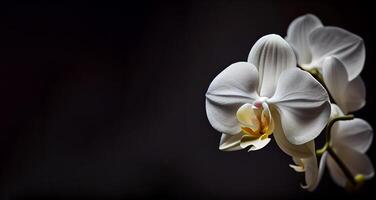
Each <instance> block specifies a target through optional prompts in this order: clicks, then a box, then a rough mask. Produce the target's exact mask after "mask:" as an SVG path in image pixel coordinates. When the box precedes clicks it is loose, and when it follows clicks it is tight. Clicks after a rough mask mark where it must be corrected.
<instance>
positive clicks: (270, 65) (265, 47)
mask: <svg viewBox="0 0 376 200" xmlns="http://www.w3.org/2000/svg"><path fill="white" fill-rule="evenodd" d="M248 62H250V63H252V64H254V65H255V66H256V67H257V69H258V72H259V75H260V84H259V88H258V91H259V94H260V96H263V97H271V96H273V94H274V91H275V88H276V86H277V82H278V79H279V76H280V74H281V73H282V72H283V71H284V70H286V69H288V68H295V67H296V58H295V55H294V52H293V50H292V49H291V47H290V46H289V44H288V43H287V42H286V41H285V40H284V39H283V38H281V37H280V36H278V35H275V34H270V35H266V36H264V37H262V38H260V39H259V40H258V41H257V42H256V43H255V45H254V46H253V47H252V49H251V51H250V53H249V56H248Z"/></svg>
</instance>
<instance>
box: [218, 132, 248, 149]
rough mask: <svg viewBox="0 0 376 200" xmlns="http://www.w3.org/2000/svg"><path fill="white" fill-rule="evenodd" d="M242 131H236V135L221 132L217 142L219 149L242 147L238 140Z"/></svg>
mask: <svg viewBox="0 0 376 200" xmlns="http://www.w3.org/2000/svg"><path fill="white" fill-rule="evenodd" d="M242 136H243V133H238V134H236V135H228V134H222V137H221V141H220V143H219V150H221V151H237V150H241V149H243V148H242V147H241V146H240V140H241V139H242Z"/></svg>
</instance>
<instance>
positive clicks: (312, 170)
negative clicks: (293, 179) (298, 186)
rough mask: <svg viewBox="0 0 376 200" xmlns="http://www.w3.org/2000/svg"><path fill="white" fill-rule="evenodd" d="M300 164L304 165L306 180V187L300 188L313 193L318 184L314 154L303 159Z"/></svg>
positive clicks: (317, 170) (317, 171)
mask: <svg viewBox="0 0 376 200" xmlns="http://www.w3.org/2000/svg"><path fill="white" fill-rule="evenodd" d="M302 162H303V165H304V170H305V180H306V185H302V187H303V188H304V189H307V190H308V191H313V190H315V189H316V187H317V186H318V184H319V169H318V166H317V158H316V154H315V153H313V155H312V156H311V157H309V158H303V159H302Z"/></svg>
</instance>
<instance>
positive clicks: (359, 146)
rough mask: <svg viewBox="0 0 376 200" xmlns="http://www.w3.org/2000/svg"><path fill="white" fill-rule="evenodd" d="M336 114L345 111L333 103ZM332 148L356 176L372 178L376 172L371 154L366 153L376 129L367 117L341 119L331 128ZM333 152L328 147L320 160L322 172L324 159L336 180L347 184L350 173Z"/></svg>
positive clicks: (338, 182)
mask: <svg viewBox="0 0 376 200" xmlns="http://www.w3.org/2000/svg"><path fill="white" fill-rule="evenodd" d="M332 107H333V109H332V110H333V111H334V113H333V114H332V116H333V117H335V115H337V117H340V116H343V112H342V111H341V110H340V109H339V108H338V107H337V106H336V105H332ZM330 138H331V139H330V148H331V149H332V150H333V153H335V154H336V156H337V157H338V158H339V160H340V161H341V162H342V163H343V164H344V165H345V167H346V168H347V169H348V170H349V172H350V173H351V174H350V176H352V177H354V178H355V179H365V180H367V179H370V178H372V177H373V176H374V168H373V165H372V162H371V161H370V160H369V158H368V156H367V155H365V153H366V151H367V150H368V149H369V147H370V145H371V143H372V139H373V130H372V128H371V126H370V125H369V124H368V123H367V122H366V121H364V120H362V119H359V118H354V119H352V120H347V121H338V122H336V123H335V124H334V125H333V126H332V128H331V137H330ZM333 153H332V154H331V152H329V151H326V152H325V153H324V154H323V155H322V157H321V160H320V176H321V175H322V171H323V170H324V168H325V165H324V163H326V165H327V166H328V168H329V173H330V175H331V177H332V179H333V180H334V182H335V183H336V184H338V185H339V186H342V187H346V186H348V185H349V184H353V183H351V180H349V177H348V176H346V172H344V170H343V168H341V167H340V164H339V163H338V162H337V161H336V160H335V159H334V157H333Z"/></svg>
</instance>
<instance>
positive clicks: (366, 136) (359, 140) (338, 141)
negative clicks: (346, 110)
mask: <svg viewBox="0 0 376 200" xmlns="http://www.w3.org/2000/svg"><path fill="white" fill-rule="evenodd" d="M331 138H332V145H333V147H336V146H338V145H345V146H347V147H349V148H352V149H355V150H356V151H359V152H361V153H365V152H366V151H367V150H368V148H369V147H370V146H371V143H372V139H373V130H372V127H371V126H370V125H369V124H368V123H367V122H366V121H364V120H362V119H359V118H355V119H352V120H347V121H338V122H336V123H335V124H334V125H333V127H332V130H331Z"/></svg>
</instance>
